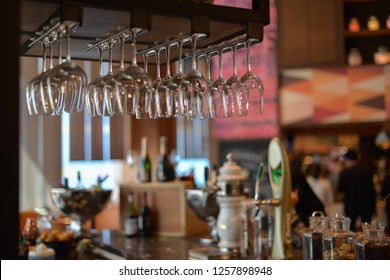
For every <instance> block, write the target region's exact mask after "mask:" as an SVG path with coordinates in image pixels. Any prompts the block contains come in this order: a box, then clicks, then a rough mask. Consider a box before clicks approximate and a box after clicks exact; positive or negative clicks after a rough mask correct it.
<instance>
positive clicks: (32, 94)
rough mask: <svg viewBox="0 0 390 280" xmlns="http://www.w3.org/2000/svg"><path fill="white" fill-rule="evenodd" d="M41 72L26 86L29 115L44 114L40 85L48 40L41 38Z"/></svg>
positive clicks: (44, 67)
mask: <svg viewBox="0 0 390 280" xmlns="http://www.w3.org/2000/svg"><path fill="white" fill-rule="evenodd" d="M41 44H42V72H41V73H40V74H39V75H37V76H35V77H34V78H33V79H31V81H29V82H28V84H27V86H26V102H27V109H28V112H29V114H30V115H42V114H46V112H45V109H46V106H44V104H45V103H46V101H44V100H42V95H41V91H40V83H41V80H42V78H44V76H45V73H46V50H47V47H48V45H49V38H48V37H45V38H43V40H42V42H41Z"/></svg>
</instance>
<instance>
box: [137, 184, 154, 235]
mask: <svg viewBox="0 0 390 280" xmlns="http://www.w3.org/2000/svg"><path fill="white" fill-rule="evenodd" d="M151 226H152V224H151V210H150V207H149V205H148V195H147V193H146V192H144V193H143V197H142V203H141V207H140V209H139V216H138V233H139V235H140V236H150V234H151Z"/></svg>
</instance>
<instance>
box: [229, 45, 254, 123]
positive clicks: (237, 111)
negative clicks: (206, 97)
mask: <svg viewBox="0 0 390 280" xmlns="http://www.w3.org/2000/svg"><path fill="white" fill-rule="evenodd" d="M242 44H243V43H241V42H240V43H237V44H236V45H235V46H234V47H232V51H233V57H232V58H233V75H232V76H231V77H230V78H229V79H228V80H227V81H226V83H225V85H224V86H223V99H224V104H226V106H227V109H228V114H229V115H231V116H245V115H246V114H247V112H248V106H249V100H248V94H247V93H246V92H244V90H243V89H242V90H241V91H240V92H238V91H237V86H238V84H239V82H240V77H239V76H238V75H237V68H236V51H237V47H238V46H239V45H242Z"/></svg>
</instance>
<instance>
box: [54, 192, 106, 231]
mask: <svg viewBox="0 0 390 280" xmlns="http://www.w3.org/2000/svg"><path fill="white" fill-rule="evenodd" d="M111 193H112V191H111V190H94V189H82V190H80V189H64V188H53V189H51V190H50V198H51V201H52V202H53V204H54V206H55V207H56V208H57V209H58V210H59V211H61V212H62V213H63V214H65V215H67V216H69V218H71V219H72V220H73V221H75V222H79V223H80V227H81V229H80V232H79V234H80V235H88V232H87V229H86V222H87V221H88V220H89V219H92V218H93V217H95V216H96V215H97V214H99V213H100V212H101V211H102V210H103V209H104V207H105V206H106V205H107V203H108V202H109V201H110V199H111Z"/></svg>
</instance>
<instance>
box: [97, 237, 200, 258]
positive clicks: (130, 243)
mask: <svg viewBox="0 0 390 280" xmlns="http://www.w3.org/2000/svg"><path fill="white" fill-rule="evenodd" d="M93 241H94V243H95V245H96V246H97V247H98V248H100V249H103V250H105V251H108V252H111V253H113V254H115V255H118V256H120V257H123V258H124V259H136V260H187V259H188V251H189V250H190V249H193V248H199V247H202V245H201V243H200V236H194V237H160V236H151V237H130V238H127V237H126V236H125V235H124V234H123V233H122V232H119V231H112V230H102V231H101V232H100V233H99V234H98V235H96V236H95V237H94V238H93Z"/></svg>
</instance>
